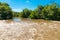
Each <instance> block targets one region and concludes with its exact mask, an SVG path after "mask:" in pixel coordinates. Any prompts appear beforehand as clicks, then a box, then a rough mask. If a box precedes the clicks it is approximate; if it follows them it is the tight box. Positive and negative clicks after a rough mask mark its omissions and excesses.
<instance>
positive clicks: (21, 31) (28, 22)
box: [0, 18, 60, 40]
mask: <svg viewBox="0 0 60 40" xmlns="http://www.w3.org/2000/svg"><path fill="white" fill-rule="evenodd" d="M0 40H60V21H51V20H43V19H28V18H27V19H26V18H23V19H21V18H13V19H12V20H0Z"/></svg>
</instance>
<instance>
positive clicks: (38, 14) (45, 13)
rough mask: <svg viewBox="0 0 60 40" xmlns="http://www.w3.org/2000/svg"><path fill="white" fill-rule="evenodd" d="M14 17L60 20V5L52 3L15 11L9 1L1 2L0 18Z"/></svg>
mask: <svg viewBox="0 0 60 40" xmlns="http://www.w3.org/2000/svg"><path fill="white" fill-rule="evenodd" d="M13 17H21V18H30V19H47V20H60V6H59V5H58V4H56V3H52V4H49V5H45V6H43V5H39V6H38V7H37V8H35V9H34V10H29V9H27V8H25V9H23V10H22V12H14V11H12V9H11V8H10V6H9V5H8V4H7V3H1V2H0V19H12V18H13Z"/></svg>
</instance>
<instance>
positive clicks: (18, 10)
mask: <svg viewBox="0 0 60 40" xmlns="http://www.w3.org/2000/svg"><path fill="white" fill-rule="evenodd" d="M12 10H13V11H16V12H21V11H22V10H21V9H12Z"/></svg>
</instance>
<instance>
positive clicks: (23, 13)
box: [21, 8, 31, 18]
mask: <svg viewBox="0 0 60 40" xmlns="http://www.w3.org/2000/svg"><path fill="white" fill-rule="evenodd" d="M30 12H31V10H28V9H27V8H25V9H24V10H23V11H22V14H21V16H22V17H23V18H28V17H29V15H30Z"/></svg>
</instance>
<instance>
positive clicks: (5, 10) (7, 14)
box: [0, 2, 12, 19]
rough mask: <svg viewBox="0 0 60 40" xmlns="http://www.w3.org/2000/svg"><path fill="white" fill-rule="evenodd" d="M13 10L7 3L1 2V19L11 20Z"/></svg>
mask: <svg viewBox="0 0 60 40" xmlns="http://www.w3.org/2000/svg"><path fill="white" fill-rule="evenodd" d="M11 18H12V10H11V8H10V7H9V5H8V4H7V3H1V2H0V19H11Z"/></svg>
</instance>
